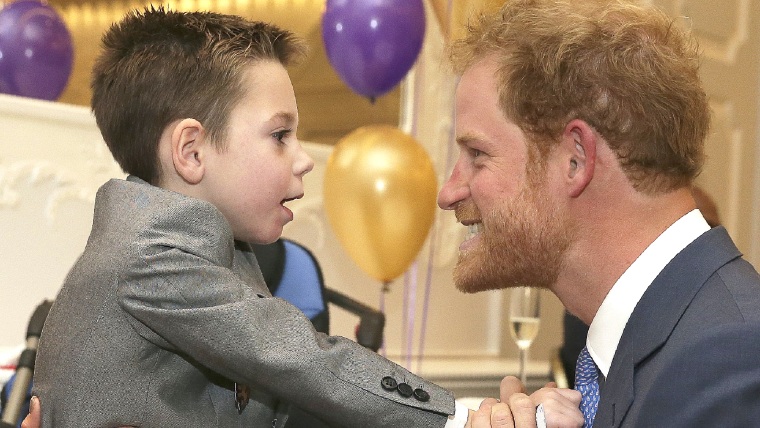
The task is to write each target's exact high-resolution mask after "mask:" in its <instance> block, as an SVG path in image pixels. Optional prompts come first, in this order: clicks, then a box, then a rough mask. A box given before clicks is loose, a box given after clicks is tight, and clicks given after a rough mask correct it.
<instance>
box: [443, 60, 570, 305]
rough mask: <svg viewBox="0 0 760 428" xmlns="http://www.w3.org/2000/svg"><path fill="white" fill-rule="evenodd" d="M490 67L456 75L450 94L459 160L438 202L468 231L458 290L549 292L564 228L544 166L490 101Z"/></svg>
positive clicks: (493, 97)
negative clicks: (539, 289) (455, 85)
mask: <svg viewBox="0 0 760 428" xmlns="http://www.w3.org/2000/svg"><path fill="white" fill-rule="evenodd" d="M496 88H497V86H496V64H495V62H494V61H492V60H483V61H480V62H478V63H476V64H474V65H473V66H472V67H470V68H469V69H468V70H467V71H465V73H464V74H463V75H462V78H461V80H460V83H459V86H458V88H457V95H456V137H457V144H458V145H459V147H460V153H459V158H458V159H457V162H456V164H455V166H454V170H453V172H452V174H451V177H450V178H449V179H448V180H447V182H446V183H444V185H443V187H442V189H441V191H440V193H439V195H438V205H439V206H440V207H441V208H442V209H449V210H452V209H453V210H455V213H456V216H457V220H458V221H459V222H460V223H462V224H463V225H465V226H468V227H469V229H470V233H469V234H468V236H467V238H466V239H465V241H464V242H463V243H462V244H461V245H460V247H459V251H460V252H459V261H458V263H457V266H456V268H455V270H454V282H455V283H456V285H457V288H459V289H460V290H461V291H464V292H477V291H483V290H490V289H499V288H506V287H512V286H521V285H527V286H535V287H543V288H548V287H550V286H551V285H552V284H553V283H554V282H555V281H556V279H557V275H558V272H559V269H560V267H561V260H562V256H563V254H564V250H565V249H566V248H567V246H568V242H569V238H568V229H567V224H566V222H565V221H563V219H562V216H561V215H560V207H559V206H558V205H557V203H556V202H555V199H554V198H553V196H552V194H551V192H550V189H551V185H550V177H551V176H550V172H549V169H548V168H549V166H547V165H546V164H541V163H540V162H538V159H539V156H538V154H534V155H531V154H530V151H529V149H528V141H527V139H526V136H525V134H524V133H523V132H522V130H521V129H520V128H519V127H518V126H517V125H515V124H514V123H513V122H511V121H510V120H508V119H507V118H506V117H505V116H504V114H503V112H502V110H501V109H500V108H499V104H498V101H499V100H498V93H497V90H496Z"/></svg>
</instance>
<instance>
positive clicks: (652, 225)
mask: <svg viewBox="0 0 760 428" xmlns="http://www.w3.org/2000/svg"><path fill="white" fill-rule="evenodd" d="M630 196H631V195H625V196H624V197H622V198H614V197H613V196H612V195H610V198H609V199H607V201H611V202H609V203H607V202H605V203H596V204H592V205H589V206H587V207H586V208H587V210H586V212H584V215H582V216H579V219H578V221H577V224H578V225H579V227H578V228H577V231H578V233H576V235H575V239H574V242H573V244H572V245H571V248H570V249H568V253H567V256H566V258H565V263H564V266H563V269H562V271H561V273H560V276H559V278H558V280H557V282H556V284H555V285H554V287H553V288H552V291H553V292H554V293H555V294H556V295H557V297H558V298H559V299H560V301H562V303H563V304H564V306H565V307H566V308H567V309H568V311H570V312H571V313H572V314H574V315H576V316H577V317H579V318H580V319H581V320H583V321H584V322H585V323H586V324H590V323H591V321H592V320H593V319H594V316H595V315H596V312H597V310H598V309H599V307H600V306H601V304H602V302H603V301H604V298H605V297H606V296H607V293H609V291H610V289H611V288H612V286H613V285H614V284H615V282H616V281H617V280H618V278H620V276H621V275H622V274H623V272H625V271H626V269H628V267H630V266H631V264H632V263H633V262H634V261H635V260H636V259H637V258H638V257H639V256H640V255H641V253H642V252H643V251H644V250H645V249H646V248H647V247H648V246H649V245H650V244H651V243H652V242H654V240H655V239H657V237H658V236H660V235H661V234H662V232H664V231H665V230H666V229H667V228H668V227H669V226H670V225H672V224H673V223H675V222H676V221H677V220H678V219H679V218H681V217H682V216H683V215H685V214H686V213H688V212H689V211H691V210H692V209H694V208H695V205H694V200H693V199H692V197H691V193H690V191H689V189H687V188H683V189H679V190H676V191H673V192H669V193H667V194H662V195H655V196H650V195H643V194H636V195H633V197H630ZM597 200H598V201H605V199H604V198H601V199H597Z"/></svg>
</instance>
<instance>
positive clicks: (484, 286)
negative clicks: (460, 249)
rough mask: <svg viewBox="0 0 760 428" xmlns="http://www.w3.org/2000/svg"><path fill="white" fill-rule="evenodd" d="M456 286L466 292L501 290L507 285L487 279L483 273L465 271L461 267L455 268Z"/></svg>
mask: <svg viewBox="0 0 760 428" xmlns="http://www.w3.org/2000/svg"><path fill="white" fill-rule="evenodd" d="M454 286H456V288H457V290H459V291H461V292H462V293H465V294H474V293H479V292H481V291H489V290H500V289H502V288H505V287H506V286H505V285H504V284H499V283H497V282H496V281H486V280H484V278H483V277H482V276H481V275H475V274H473V272H463V269H460V267H457V268H456V269H455V270H454Z"/></svg>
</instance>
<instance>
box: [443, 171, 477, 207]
mask: <svg viewBox="0 0 760 428" xmlns="http://www.w3.org/2000/svg"><path fill="white" fill-rule="evenodd" d="M469 196H470V188H469V186H467V183H466V182H465V181H464V180H463V179H462V174H461V173H460V171H459V169H458V168H456V167H454V171H453V172H452V173H451V176H450V177H449V179H448V180H446V182H445V183H443V187H441V190H440V191H439V192H438V206H439V207H441V209H444V210H453V209H454V208H455V207H456V205H457V204H458V203H459V202H461V201H462V200H464V199H466V198H467V197H469Z"/></svg>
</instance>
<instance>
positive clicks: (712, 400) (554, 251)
mask: <svg viewBox="0 0 760 428" xmlns="http://www.w3.org/2000/svg"><path fill="white" fill-rule="evenodd" d="M451 58H452V62H453V65H454V68H455V70H456V71H457V72H458V73H460V74H461V80H460V82H459V86H458V88H457V97H456V138H457V143H458V145H459V147H460V154H459V157H458V159H457V162H456V164H455V166H454V169H453V171H452V174H451V177H450V178H449V179H448V181H447V182H446V183H445V184H444V185H443V188H442V189H441V191H440V194H439V198H438V204H439V206H440V207H441V208H443V209H447V210H455V213H456V216H457V219H458V221H459V222H461V223H462V224H463V225H465V226H467V227H468V228H469V229H470V230H471V232H472V233H471V234H470V235H469V236H468V238H467V239H466V240H465V241H464V242H463V243H462V244H461V246H460V257H459V261H458V264H457V267H456V268H455V272H454V277H455V282H456V284H457V287H458V288H460V289H461V290H463V291H465V292H478V291H482V290H488V289H497V288H501V287H504V286H505V285H507V286H517V285H529V286H533V287H540V288H546V289H549V290H551V291H552V292H554V293H555V294H556V295H557V296H558V297H559V299H560V300H561V301H562V302H563V304H564V305H565V307H566V308H567V309H568V311H569V312H571V313H572V314H574V315H576V316H578V317H579V318H580V319H581V320H582V321H583V322H585V323H586V324H590V331H589V337H588V341H587V348H586V349H587V351H588V352H587V353H585V352H584V354H587V355H588V356H589V357H590V358H584V361H583V362H584V365H583V368H582V370H583V378H584V381H583V385H582V386H581V387H579V389H582V390H583V391H582V392H583V394H584V396H583V401H582V405H581V407H582V410H583V411H584V417H585V426H587V427H589V426H591V425H592V424H595V426H597V427H608V426H613V427H617V426H624V427H644V426H668V427H672V426H721V427H725V426H746V421H748V420H752V421H753V423H754V424H757V421H758V420H760V394H757V393H756V392H757V390H758V385H759V384H760V373H758V372H759V371H760V370H758V366H760V355H759V354H760V351H758V349H757V348H758V346H744V347H742V348H741V351H742V352H741V353H734V352H732V348H725V349H717V350H716V349H715V348H711V346H712V344H715V345H716V346H718V345H726V346H728V345H735V344H736V343H737V342H738V339H737V338H738V337H745V340H747V341H750V342H758V338H760V337H759V336H760V330H758V329H752V328H748V327H752V324H751V322H756V320H760V276H758V274H757V272H756V271H755V269H754V268H753V267H752V266H751V265H750V264H749V263H747V262H746V261H745V260H743V259H742V258H741V254H740V253H739V251H738V250H737V249H736V247H735V246H734V244H733V242H732V241H731V238H730V237H729V236H728V234H727V233H726V230H725V229H724V228H723V227H717V228H714V229H710V227H709V225H708V223H707V222H706V221H705V218H704V217H703V216H702V214H700V212H699V211H698V210H697V209H696V208H695V201H694V198H693V197H692V194H691V187H692V184H693V181H694V179H695V177H696V176H697V175H698V174H699V172H700V169H701V167H702V165H703V159H704V148H703V146H704V139H705V136H706V135H707V132H708V128H709V117H710V113H709V108H708V101H707V96H706V94H705V92H704V90H703V88H702V85H701V83H700V79H699V72H698V65H699V56H698V51H697V49H696V46H695V43H694V42H693V40H692V38H691V36H690V35H689V34H688V33H687V32H685V31H684V30H683V29H681V28H679V26H678V25H677V24H676V23H675V22H673V21H672V20H671V19H670V18H668V17H667V16H666V15H665V14H663V13H662V12H660V11H658V10H656V9H655V8H653V7H646V6H637V5H634V4H633V3H631V2H630V1H622V0H511V1H507V2H506V4H505V5H504V6H503V7H502V9H501V10H500V11H499V12H498V13H496V14H493V15H490V16H484V17H481V18H480V20H479V21H478V22H476V23H474V24H473V25H471V26H470V28H469V33H468V35H467V36H466V37H465V38H464V39H463V40H461V41H458V42H456V43H455V44H454V45H453V46H452V49H451ZM747 336H751V338H749V337H747ZM708 351H712V352H711V353H710V352H708ZM698 352H705V353H709V354H710V355H709V356H710V358H708V359H707V361H706V363H705V364H700V363H699V362H698V358H697V357H696V355H698V354H697V353H698ZM716 353H719V355H724V358H716V357H715V354H716ZM684 369H688V370H690V371H689V372H684ZM716 372H717V373H720V375H716V374H714V373H716ZM717 376H721V377H717ZM729 379H731V380H741V381H742V382H738V381H736V382H733V381H729ZM718 381H721V382H720V387H711V386H713V385H715V384H716V383H717V382H718ZM579 383H580V382H579ZM600 384H601V385H600ZM518 388H519V386H515V385H511V386H510V385H504V384H503V385H502V401H506V400H507V398H509V402H508V403H493V402H492V403H490V406H491V407H492V410H493V415H492V416H493V417H492V422H493V418H494V417H496V416H495V415H497V414H498V415H500V416H504V414H507V416H509V412H510V409H511V410H512V411H514V410H515V409H518V410H519V409H522V408H524V406H526V403H527V405H528V406H532V407H533V408H535V407H536V406H538V405H539V404H541V398H540V397H535V396H531V397H526V396H525V395H524V394H517V395H515V396H514V397H508V396H510V394H511V392H513V391H516V390H518ZM694 388H699V389H696V390H695V389H694ZM752 391H755V393H754V394H753V395H748V392H750V393H751V392H752ZM515 397H517V398H515ZM731 402H737V403H740V404H741V407H742V411H743V413H742V414H741V420H739V417H738V416H737V410H738V409H737V405H731V406H727V405H724V404H725V403H731ZM516 403H519V406H517V407H516V406H515V404H516ZM687 403H688V404H687ZM486 404H487V403H486ZM521 406H522V407H521ZM597 406H598V410H597ZM483 413H486V411H484V410H483V409H481V412H479V413H478V415H479V417H482V414H483ZM544 415H545V417H546V418H547V421H548V422H549V425H551V423H552V422H551V421H552V417H553V415H552V414H550V413H548V412H545V413H544ZM515 419H516V418H515ZM683 421H688V422H683ZM684 424H685V425H684ZM503 426H510V425H503Z"/></svg>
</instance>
